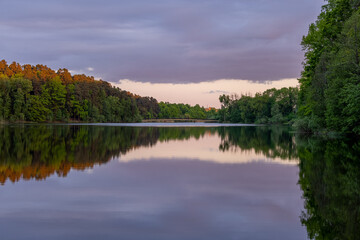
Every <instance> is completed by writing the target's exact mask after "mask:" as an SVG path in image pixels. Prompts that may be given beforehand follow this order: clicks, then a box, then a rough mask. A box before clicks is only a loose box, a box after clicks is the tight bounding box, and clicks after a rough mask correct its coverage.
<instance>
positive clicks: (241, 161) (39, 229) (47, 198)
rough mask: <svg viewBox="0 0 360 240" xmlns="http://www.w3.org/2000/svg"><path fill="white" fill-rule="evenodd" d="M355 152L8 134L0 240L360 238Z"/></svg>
mask: <svg viewBox="0 0 360 240" xmlns="http://www.w3.org/2000/svg"><path fill="white" fill-rule="evenodd" d="M359 150H360V147H359V144H358V143H357V142H353V141H352V142H350V143H349V142H346V141H344V140H319V139H309V138H300V137H296V136H295V135H294V134H292V133H291V132H289V129H286V128H280V127H277V128H268V127H255V126H227V127H223V126H218V125H202V126H201V127H196V125H191V127H190V126H188V125H186V124H185V125H180V126H176V127H169V126H168V125H167V127H161V126H159V125H156V126H155V125H145V126H144V125H142V126H141V127H137V126H118V125H91V126H90V125H27V126H3V127H0V183H2V186H0V232H1V239H130V240H131V239H154V240H155V239H159V240H161V239H179V240H180V239H181V240H187V239H210V240H211V239H307V236H310V237H312V238H318V239H358V237H359V234H358V233H359V230H358V229H359V206H360V204H359V203H360V186H359V185H360V181H359V180H360V178H359V174H360V171H359V170H360V169H359V167H360V166H359V159H360V158H359V156H360V155H359V154H358V153H359ZM304 205H305V208H304Z"/></svg>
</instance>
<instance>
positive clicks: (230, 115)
mask: <svg viewBox="0 0 360 240" xmlns="http://www.w3.org/2000/svg"><path fill="white" fill-rule="evenodd" d="M359 6H360V1H359V0H328V1H327V3H326V4H325V5H324V6H323V7H322V11H321V13H320V15H319V16H318V18H317V20H316V22H315V23H313V24H311V25H310V26H309V31H308V34H307V35H306V36H304V37H303V39H302V42H301V45H302V47H303V50H304V53H305V54H304V55H305V59H304V62H303V67H304V69H303V71H302V73H301V78H300V79H299V84H300V89H294V88H288V89H286V88H283V89H280V90H275V89H270V90H268V91H265V92H264V93H262V94H260V93H259V94H256V95H255V96H254V97H251V96H241V97H240V98H239V97H236V96H235V97H234V96H226V95H223V96H220V102H221V104H222V108H221V110H220V114H219V115H220V120H221V121H230V122H242V123H272V124H274V123H289V124H292V125H293V126H295V127H296V128H297V129H298V130H299V131H300V132H306V133H331V132H337V133H346V134H355V135H359V134H360V9H359Z"/></svg>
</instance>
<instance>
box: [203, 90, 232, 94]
mask: <svg viewBox="0 0 360 240" xmlns="http://www.w3.org/2000/svg"><path fill="white" fill-rule="evenodd" d="M205 93H207V94H229V93H230V92H228V91H223V90H211V91H209V92H205Z"/></svg>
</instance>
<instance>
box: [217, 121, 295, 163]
mask: <svg viewBox="0 0 360 240" xmlns="http://www.w3.org/2000/svg"><path fill="white" fill-rule="evenodd" d="M219 133H220V136H221V139H222V141H221V144H220V146H219V149H220V150H221V151H229V150H233V151H236V150H238V149H239V150H241V151H247V150H252V149H254V150H255V152H256V153H261V154H264V155H265V156H267V157H270V158H276V157H279V158H281V159H284V160H289V159H296V158H297V151H296V145H295V139H294V135H293V134H291V133H290V132H289V129H288V128H283V127H241V128H239V127H231V128H221V129H220V130H219Z"/></svg>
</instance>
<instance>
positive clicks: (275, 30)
mask: <svg viewBox="0 0 360 240" xmlns="http://www.w3.org/2000/svg"><path fill="white" fill-rule="evenodd" d="M323 4H324V1H323V0H302V1H298V0H272V1H270V0H221V1H220V0H152V1H149V0H106V1H104V0H34V1H28V0H0V32H1V38H0V52H1V55H0V58H3V59H5V60H7V61H8V62H12V61H17V62H20V63H21V64H26V63H30V64H38V63H41V64H45V65H48V66H50V67H52V68H54V69H58V68H63V67H65V68H68V69H70V70H72V71H73V73H85V74H88V75H93V76H95V77H97V78H102V79H104V80H106V81H109V82H112V83H116V84H117V85H118V86H120V87H121V88H123V89H126V90H130V91H133V92H135V93H139V94H142V95H144V94H145V95H152V96H155V97H157V98H158V99H159V100H164V101H182V102H187V103H193V104H194V103H195V99H192V98H191V96H190V94H184V95H183V97H180V95H182V93H177V92H176V91H175V90H176V89H177V86H182V87H185V88H184V89H185V90H184V91H187V90H186V89H191V88H194V86H196V89H198V91H197V95H198V96H200V95H202V96H204V99H205V97H206V96H208V97H210V96H211V99H212V100H206V102H203V103H202V102H199V103H201V104H202V105H205V103H208V104H210V105H211V104H216V101H217V98H218V95H219V94H216V93H222V92H228V90H226V89H223V88H222V85H223V84H222V83H223V82H224V81H232V82H235V84H234V85H233V86H234V87H233V88H232V92H234V93H245V92H252V93H253V92H256V91H258V90H260V89H262V88H261V87H259V86H257V85H261V84H262V83H266V86H268V87H272V84H271V83H272V82H273V81H281V80H283V79H287V80H289V79H292V80H293V82H292V83H291V85H296V80H295V79H296V78H297V77H299V74H300V71H301V67H302V66H301V62H302V60H303V53H302V52H301V47H300V45H299V43H300V41H301V37H302V35H304V34H306V32H307V28H308V25H309V24H310V23H311V22H313V21H314V20H315V19H316V16H317V15H318V14H319V13H320V9H321V5H323ZM241 82H242V83H241ZM245 82H246V84H247V87H246V89H243V88H242V87H241V86H244V84H245ZM252 82H256V83H257V84H255V85H251V83H252ZM285 82H286V83H284V86H287V85H286V84H287V81H285ZM153 83H155V84H156V85H153ZM203 84H205V85H206V87H205V85H203ZM209 84H210V85H211V84H212V85H211V89H210V90H209V89H208V88H209ZM170 85H171V86H172V88H171V87H170V88H168V87H169V86H170ZM277 85H279V84H277ZM186 86H187V87H188V88H186ZM258 87H259V88H258ZM144 88H146V90H144ZM156 89H157V90H159V89H161V91H160V92H163V93H164V92H166V91H167V92H168V93H169V91H173V92H172V94H170V95H172V96H177V97H178V98H179V99H180V100H175V99H173V98H171V97H170V98H169V97H165V95H162V94H161V93H160V94H158V93H156V94H153V93H154V91H156ZM171 89H175V90H171ZM206 94H207V95H206ZM209 99H210V98H209ZM209 101H210V102H209Z"/></svg>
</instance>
